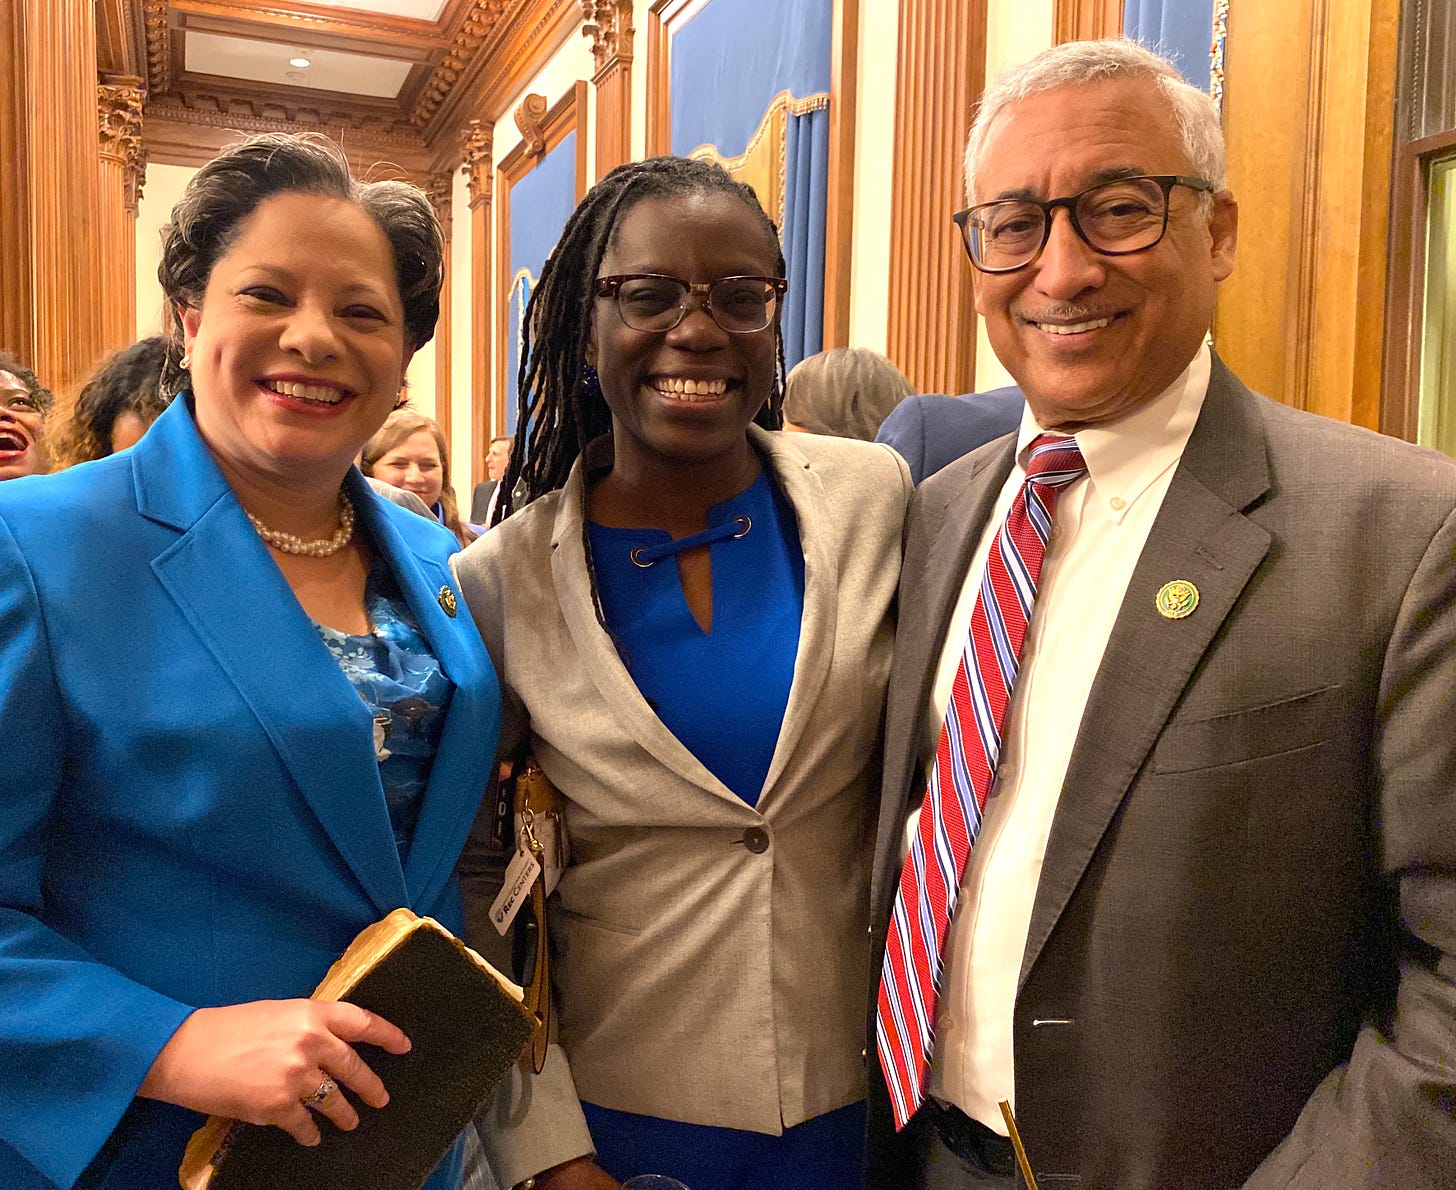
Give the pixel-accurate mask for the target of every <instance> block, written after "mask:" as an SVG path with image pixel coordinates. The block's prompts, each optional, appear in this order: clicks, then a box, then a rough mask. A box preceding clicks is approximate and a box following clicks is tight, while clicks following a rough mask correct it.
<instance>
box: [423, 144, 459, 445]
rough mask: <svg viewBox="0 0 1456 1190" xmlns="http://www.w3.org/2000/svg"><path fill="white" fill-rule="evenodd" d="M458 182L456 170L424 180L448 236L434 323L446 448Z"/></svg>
mask: <svg viewBox="0 0 1456 1190" xmlns="http://www.w3.org/2000/svg"><path fill="white" fill-rule="evenodd" d="M454 183H455V174H454V171H453V170H443V171H441V172H438V173H432V174H430V175H429V177H428V178H426V179H425V193H426V194H428V195H429V196H430V205H431V206H433V207H434V208H435V217H436V218H438V219H439V220H440V230H441V232H443V233H444V236H445V258H444V265H445V271H444V276H443V277H442V278H441V281H442V284H441V286H440V320H439V322H437V323H436V324H435V421H436V423H437V424H438V425H439V427H440V433H442V434H444V435H445V446H446V447H447V448H448V447H449V446H450V443H451V440H452V439H451V422H452V420H453V410H454V402H453V401H452V400H451V392H450V342H451V334H450V326H451V319H450V307H451V302H450V272H451V270H450V220H451V217H452V214H453V210H454V205H455V204H454V201H453V194H452V188H453V186H454Z"/></svg>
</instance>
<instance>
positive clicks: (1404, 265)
mask: <svg viewBox="0 0 1456 1190" xmlns="http://www.w3.org/2000/svg"><path fill="white" fill-rule="evenodd" d="M1452 153H1456V132H1442V133H1437V134H1435V135H1433V136H1427V137H1423V138H1421V139H1420V140H1416V141H1409V142H1407V143H1405V144H1403V145H1401V146H1400V147H1399V148H1398V149H1397V150H1396V153H1395V168H1394V171H1393V172H1394V179H1393V182H1392V187H1391V194H1390V209H1391V226H1390V238H1389V249H1390V259H1389V277H1390V283H1389V289H1388V296H1387V299H1386V307H1385V328H1386V337H1385V353H1384V361H1383V363H1384V371H1383V376H1382V379H1383V381H1384V385H1383V388H1382V394H1383V399H1382V401H1381V407H1380V431H1381V432H1382V433H1384V434H1393V435H1394V436H1395V437H1397V438H1404V439H1406V440H1407V441H1410V442H1414V441H1415V440H1416V434H1417V430H1418V429H1419V426H1420V410H1421V352H1422V347H1423V341H1424V337H1425V334H1424V332H1425V325H1424V322H1425V294H1426V229H1427V225H1428V221H1429V219H1430V206H1429V204H1430V181H1429V177H1428V175H1427V170H1428V168H1429V164H1430V162H1431V160H1432V159H1433V158H1437V157H1447V156H1450V155H1451V154H1452Z"/></svg>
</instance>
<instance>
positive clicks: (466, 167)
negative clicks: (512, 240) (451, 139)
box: [460, 120, 495, 209]
mask: <svg viewBox="0 0 1456 1190" xmlns="http://www.w3.org/2000/svg"><path fill="white" fill-rule="evenodd" d="M494 147H495V125H494V124H491V123H489V122H487V121H484V120H471V121H470V123H469V124H468V125H467V126H466V127H465V129H464V131H462V132H461V133H460V159H461V161H462V162H463V163H464V164H463V165H461V167H460V172H461V173H463V174H464V175H465V180H466V182H467V183H468V184H469V187H470V206H471V208H472V209H474V208H475V207H476V206H477V205H478V204H479V203H480V202H481V201H482V200H484V201H486V202H489V201H490V194H491V176H492V175H493V174H494V172H495V166H494V165H493V163H492V162H491V159H490V158H491V152H492V150H493V149H494Z"/></svg>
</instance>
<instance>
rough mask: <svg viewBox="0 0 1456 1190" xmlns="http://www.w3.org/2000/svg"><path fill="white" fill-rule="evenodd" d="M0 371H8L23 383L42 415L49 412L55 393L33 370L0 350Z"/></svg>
mask: <svg viewBox="0 0 1456 1190" xmlns="http://www.w3.org/2000/svg"><path fill="white" fill-rule="evenodd" d="M0 372H9V373H10V375H12V376H14V377H15V379H17V380H18V381H20V383H21V384H23V385H25V387H26V389H27V391H29V393H30V395H31V396H32V397H34V398H35V403H36V406H37V407H38V408H39V409H40V412H41V416H42V417H44V416H46V415H47V414H49V413H50V411H51V406H52V405H54V404H55V403H56V398H55V395H54V394H53V393H52V392H51V390H50V389H48V388H46V386H45V385H43V384H42V383H41V382H40V378H39V377H38V376H36V374H35V373H34V372H32V371H31V370H30V369H29V368H27V367H26V366H25V365H24V364H22V363H21V362H20V361H19V360H18V359H16V358H15V357H14V356H13V355H11V354H10V352H8V351H0Z"/></svg>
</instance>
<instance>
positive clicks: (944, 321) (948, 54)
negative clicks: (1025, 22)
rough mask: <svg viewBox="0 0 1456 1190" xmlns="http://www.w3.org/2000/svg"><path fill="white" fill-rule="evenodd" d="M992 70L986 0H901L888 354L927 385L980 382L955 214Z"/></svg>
mask: <svg viewBox="0 0 1456 1190" xmlns="http://www.w3.org/2000/svg"><path fill="white" fill-rule="evenodd" d="M985 73H986V0H902V3H901V5H900V50H899V77H900V79H901V80H903V81H902V84H901V85H900V86H899V87H897V88H896V92H897V96H896V102H895V156H894V165H893V174H894V179H895V182H894V189H893V193H892V198H891V212H890V317H889V346H888V349H887V354H888V355H889V357H890V358H891V359H892V360H894V361H895V362H896V363H897V364H898V365H899V366H900V368H901V370H902V371H903V372H904V373H905V374H906V375H907V376H908V377H910V379H911V380H912V381H914V383H915V385H916V386H917V389H918V391H920V392H942V393H964V392H970V391H972V390H973V389H974V388H975V380H976V315H975V305H974V301H973V298H972V294H971V266H970V263H969V262H968V261H967V260H966V256H965V250H964V249H963V248H962V247H961V242H960V239H959V236H958V235H957V234H956V230H955V226H954V225H953V224H952V223H951V215H952V214H954V213H955V212H956V211H958V210H959V209H960V208H961V207H963V206H965V188H964V182H963V178H962V173H961V158H962V154H963V151H964V147H965V140H966V133H967V132H968V131H969V129H970V126H971V108H972V105H973V104H974V103H975V101H976V99H977V98H978V97H979V96H980V93H981V90H982V87H983V86H984V80H985Z"/></svg>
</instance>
